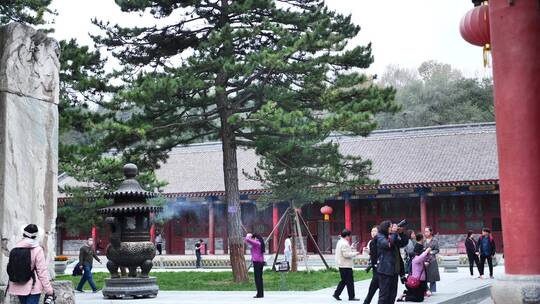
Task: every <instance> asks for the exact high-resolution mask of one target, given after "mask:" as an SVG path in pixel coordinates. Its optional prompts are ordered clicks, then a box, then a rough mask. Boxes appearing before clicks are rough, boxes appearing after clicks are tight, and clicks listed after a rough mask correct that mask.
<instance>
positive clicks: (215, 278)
mask: <svg viewBox="0 0 540 304" xmlns="http://www.w3.org/2000/svg"><path fill="white" fill-rule="evenodd" d="M151 275H152V276H155V277H157V279H158V285H159V289H160V290H215V291H239V290H244V291H251V290H254V289H255V285H254V283H253V273H250V277H249V283H245V284H236V283H234V282H233V281H232V273H231V272H197V271H181V272H154V273H152V274H151ZM108 277H109V274H108V273H104V272H98V273H94V281H95V282H96V285H97V287H98V288H100V289H101V288H103V281H104V279H105V278H108ZM285 278H286V286H287V290H291V291H309V290H319V289H323V288H328V287H332V286H335V285H337V283H338V282H339V272H338V271H337V270H334V269H331V270H319V271H312V272H310V273H307V272H305V271H301V272H296V273H294V272H289V273H285ZM354 278H355V280H356V281H360V280H365V279H369V278H371V274H367V273H366V272H365V271H360V270H356V271H354ZM56 279H57V280H69V281H72V282H73V286H74V287H76V286H77V284H78V283H79V280H80V279H81V277H73V276H71V275H62V276H57V277H56ZM263 280H264V289H265V290H268V291H279V290H280V280H281V279H280V273H277V272H273V271H271V270H266V271H265V272H264V275H263ZM85 289H86V290H90V287H89V285H88V283H87V284H86V286H85Z"/></svg>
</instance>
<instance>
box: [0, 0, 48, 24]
mask: <svg viewBox="0 0 540 304" xmlns="http://www.w3.org/2000/svg"><path fill="white" fill-rule="evenodd" d="M51 2H52V0H2V1H0V24H5V23H9V22H12V21H13V22H20V23H26V24H31V25H42V24H46V23H47V20H46V16H47V15H53V14H54V12H53V11H52V10H51V9H50V8H49V5H50V4H51Z"/></svg>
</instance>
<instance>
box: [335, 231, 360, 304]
mask: <svg viewBox="0 0 540 304" xmlns="http://www.w3.org/2000/svg"><path fill="white" fill-rule="evenodd" d="M351 240H352V236H351V232H350V231H349V230H347V229H344V230H343V231H342V232H341V238H340V239H339V241H338V242H337V244H336V256H335V258H336V266H337V267H338V268H339V275H340V276H341V281H339V284H338V286H337V288H336V291H335V292H334V294H333V297H334V299H336V300H338V301H341V298H340V297H339V296H340V295H341V293H342V292H343V289H345V286H347V293H348V294H349V301H360V300H359V299H357V298H355V295H354V277H353V258H354V257H355V256H357V255H359V254H360V253H359V252H358V251H356V250H354V249H353V248H354V246H353V245H351Z"/></svg>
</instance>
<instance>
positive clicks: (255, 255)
mask: <svg viewBox="0 0 540 304" xmlns="http://www.w3.org/2000/svg"><path fill="white" fill-rule="evenodd" d="M245 242H246V243H247V244H249V246H250V247H251V262H252V263H253V276H254V278H255V288H256V289H257V294H256V295H255V296H254V298H264V283H263V268H264V252H265V244H264V240H263V238H262V237H261V236H260V235H258V234H251V233H248V234H247V235H246V239H245Z"/></svg>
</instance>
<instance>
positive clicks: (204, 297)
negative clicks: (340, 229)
mask: <svg viewBox="0 0 540 304" xmlns="http://www.w3.org/2000/svg"><path fill="white" fill-rule="evenodd" d="M486 271H487V269H486ZM503 273H504V267H503V266H497V267H495V277H497V276H498V275H502V274H503ZM441 279H442V281H441V282H439V283H438V284H437V289H438V292H437V293H435V294H434V295H433V296H432V297H430V298H427V299H426V301H425V303H441V302H442V301H445V300H448V299H450V298H452V297H455V296H457V295H460V294H463V293H466V292H468V291H471V290H474V289H476V288H479V287H482V286H485V285H488V284H491V283H492V282H493V280H490V279H484V280H480V279H475V278H471V277H470V275H469V273H468V269H466V268H459V272H457V273H445V272H443V270H442V268H441ZM368 286H369V280H366V281H360V282H356V284H355V287H356V288H355V289H356V294H357V297H358V298H360V299H362V300H363V298H364V296H365V294H366V293H367V289H368ZM333 289H334V288H327V289H322V290H318V291H312V292H293V291H289V292H278V291H275V292H266V293H265V298H264V299H253V298H252V296H253V295H254V293H255V292H254V291H253V292H252V291H228V292H223V291H220V292H217V291H162V292H160V293H159V295H158V297H157V298H155V299H140V300H130V301H131V302H132V303H141V304H142V303H145V304H146V303H162V304H172V303H182V304H200V303H209V304H230V303H238V302H242V303H243V304H250V303H280V304H293V303H294V304H297V303H301V302H304V303H309V304H322V303H334V302H336V301H335V300H334V299H333V298H332V297H331V295H332V293H333ZM402 290H403V286H402V285H401V284H400V290H399V292H398V295H399V294H401V292H402ZM342 298H345V299H346V298H347V296H346V291H344V293H343V295H342ZM76 300H77V303H78V304H90V303H92V304H105V303H118V302H119V300H107V299H103V296H102V295H101V293H97V294H93V293H83V294H77V295H76ZM344 302H346V301H344ZM372 302H373V303H376V300H373V301H372ZM491 303H492V302H490V301H489V300H488V301H484V302H482V304H491Z"/></svg>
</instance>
